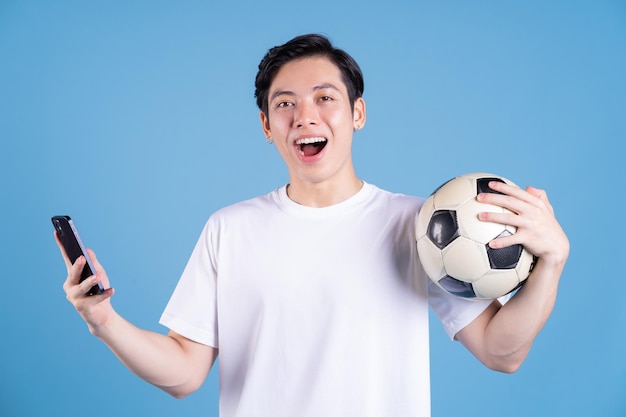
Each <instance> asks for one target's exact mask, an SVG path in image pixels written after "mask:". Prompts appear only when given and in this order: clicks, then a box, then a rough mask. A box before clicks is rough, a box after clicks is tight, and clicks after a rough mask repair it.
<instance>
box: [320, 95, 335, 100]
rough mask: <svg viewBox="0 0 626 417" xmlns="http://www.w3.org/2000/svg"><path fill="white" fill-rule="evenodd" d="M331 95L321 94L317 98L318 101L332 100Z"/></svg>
mask: <svg viewBox="0 0 626 417" xmlns="http://www.w3.org/2000/svg"><path fill="white" fill-rule="evenodd" d="M332 99H333V98H332V97H331V96H321V97H320V98H319V100H320V101H332Z"/></svg>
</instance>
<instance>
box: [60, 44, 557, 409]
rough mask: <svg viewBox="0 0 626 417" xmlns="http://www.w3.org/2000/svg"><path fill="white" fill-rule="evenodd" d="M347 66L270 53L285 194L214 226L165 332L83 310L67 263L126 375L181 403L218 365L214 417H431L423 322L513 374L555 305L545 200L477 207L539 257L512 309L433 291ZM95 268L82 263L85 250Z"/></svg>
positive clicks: (410, 206) (351, 65) (509, 191)
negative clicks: (370, 176) (379, 170)
mask: <svg viewBox="0 0 626 417" xmlns="http://www.w3.org/2000/svg"><path fill="white" fill-rule="evenodd" d="M362 92H363V78H362V75H361V71H360V69H359V67H358V65H357V64H356V62H354V60H353V59H352V58H351V57H350V56H349V55H347V54H346V53H345V52H344V51H342V50H339V49H336V48H334V47H333V46H332V45H331V44H330V43H329V42H328V40H327V39H326V38H324V37H322V36H318V35H305V36H301V37H297V38H295V39H293V40H291V41H289V42H288V43H286V44H285V45H282V46H278V47H275V48H273V49H271V50H270V51H269V52H268V54H267V55H266V56H265V58H264V59H263V60H262V62H261V63H260V65H259V73H258V75H257V78H256V97H257V102H258V105H259V108H260V109H261V113H260V118H261V123H262V127H263V131H264V133H265V135H266V137H267V138H268V139H269V140H271V141H273V143H274V144H275V146H276V148H277V150H278V152H279V153H280V155H281V157H282V158H283V159H284V161H285V163H286V165H287V169H288V171H289V184H288V185H286V186H283V187H281V188H279V189H277V190H275V191H273V192H271V193H269V194H267V195H264V196H261V197H258V198H255V199H252V200H249V201H244V202H242V203H238V204H235V205H233V206H230V207H226V208H224V209H222V210H219V211H218V212H216V213H214V214H213V215H212V216H211V217H210V219H209V220H208V222H207V224H206V226H205V228H204V230H203V231H202V234H201V237H200V239H199V241H198V243H197V245H196V247H195V249H194V251H193V253H192V255H191V258H190V260H189V263H188V265H187V267H186V268H185V271H184V273H183V275H182V277H181V279H180V281H179V283H178V285H177V287H176V290H175V291H174V294H173V295H172V298H171V300H170V302H169V303H168V306H167V308H166V309H165V312H164V313H163V316H162V318H161V323H163V324H164V325H166V326H167V327H169V328H170V332H169V334H168V335H162V334H157V333H153V332H148V331H144V330H141V329H138V328H136V327H134V326H133V325H132V324H130V323H129V322H127V321H126V320H124V319H123V318H122V317H120V316H119V315H118V314H117V313H116V311H115V310H114V309H113V308H112V306H111V304H110V297H111V296H112V295H113V289H109V290H107V291H106V292H105V293H104V294H102V295H96V296H86V295H85V293H86V292H87V290H88V289H89V288H90V287H91V286H93V285H94V284H95V283H96V282H97V281H98V280H100V281H102V282H103V284H104V285H105V287H108V285H109V282H108V278H107V276H106V273H105V271H104V269H103V268H102V267H101V266H100V264H99V263H98V262H97V260H95V256H94V261H95V263H96V269H97V273H96V275H95V276H94V277H92V278H90V279H87V280H85V281H84V282H83V283H81V284H78V281H79V275H80V271H81V270H82V267H83V265H84V262H85V261H84V259H83V258H80V259H79V260H77V261H76V263H75V264H74V265H70V264H69V262H68V261H67V257H66V264H67V267H68V277H67V280H66V282H65V284H64V288H65V291H66V293H67V298H68V300H69V301H70V302H71V303H72V304H73V305H74V306H75V307H76V309H77V310H78V312H79V313H80V314H81V316H82V317H83V319H84V320H85V321H86V322H87V324H88V326H89V329H90V331H91V332H92V333H93V334H94V335H95V336H97V337H98V338H100V339H101V340H102V341H103V342H104V343H106V344H107V345H108V346H109V347H110V348H111V350H112V351H113V352H114V353H115V354H116V355H117V356H118V357H119V358H120V360H121V361H122V362H123V363H124V364H125V365H126V366H128V367H129V368H130V369H131V370H132V371H133V372H135V373H136V374H137V375H139V376H140V377H141V378H143V379H145V380H146V381H148V382H150V383H152V384H154V385H156V386H158V387H160V388H162V389H163V390H165V391H166V392H168V393H170V394H171V395H173V396H175V397H184V396H186V395H188V394H190V393H192V392H193V391H194V390H196V389H197V388H198V387H199V386H200V385H201V384H202V382H203V381H204V379H205V378H206V376H207V374H208V372H209V370H210V369H211V366H212V364H213V362H214V361H215V358H216V356H217V354H218V349H219V354H220V415H222V416H223V417H234V416H246V417H249V416H272V417H278V416H289V417H292V416H315V417H318V416H377V417H378V416H428V415H429V414H430V398H429V396H430V390H429V352H428V317H427V315H428V308H429V305H430V306H431V307H432V308H433V309H434V311H435V312H436V313H437V314H438V316H439V317H440V318H441V320H442V323H443V325H444V327H445V329H446V331H447V332H448V334H449V335H450V336H451V337H453V338H456V339H458V340H460V341H461V342H462V343H463V344H464V345H465V346H466V347H467V348H468V349H469V350H470V351H471V352H472V353H473V354H474V355H475V356H476V357H477V358H478V359H479V360H481V361H482V362H483V363H484V364H485V365H486V366H488V367H490V368H492V369H495V370H499V371H503V372H513V371H515V370H516V369H517V368H518V367H519V366H520V364H521V363H522V361H523V360H524V358H525V357H526V355H527V353H528V351H529V349H530V346H531V344H532V342H533V340H534V338H535V336H536V335H537V334H538V332H539V330H540V329H541V327H542V326H543V324H544V323H545V321H546V320H547V318H548V316H549V314H550V312H551V310H552V307H553V305H554V301H555V297H556V292H557V285H558V281H559V278H560V275H561V271H562V269H563V266H564V264H565V261H566V258H567V256H568V252H569V243H568V240H567V237H566V236H565V234H564V233H563V231H562V230H561V227H560V226H559V224H558V222H557V221H556V219H555V217H554V214H553V210H552V208H551V206H550V204H549V202H548V199H547V196H546V194H545V192H543V191H541V190H538V189H535V188H532V187H528V188H527V189H526V190H522V189H519V188H516V187H512V186H508V185H506V184H502V183H494V184H493V186H492V187H493V188H494V189H495V190H497V191H499V192H501V194H495V193H489V194H486V195H480V196H479V197H478V198H479V200H480V201H483V202H485V203H489V204H496V205H500V206H503V207H507V208H509V209H510V210H511V211H512V212H513V213H514V214H494V213H484V214H481V215H480V218H481V219H482V220H484V221H490V222H499V223H506V224H511V225H514V226H516V227H517V228H518V231H517V233H515V234H514V235H512V236H510V237H504V238H500V239H497V240H494V241H493V242H491V245H492V246H493V247H503V246H508V245H513V244H523V245H524V246H525V247H526V248H527V249H528V250H530V251H531V252H532V253H533V254H534V255H536V256H537V257H538V261H537V263H536V266H535V268H534V270H533V272H532V274H531V276H530V277H529V278H528V280H527V282H526V284H525V285H524V287H523V288H522V289H520V290H519V291H518V292H517V293H516V294H515V296H513V297H512V298H511V299H510V300H509V301H508V302H507V303H506V304H505V305H503V306H502V305H501V304H500V303H499V302H498V301H493V302H474V301H466V300H463V299H461V298H456V297H453V296H451V295H448V294H445V293H443V292H442V291H441V290H439V289H438V288H437V287H436V286H435V285H433V284H430V282H429V280H428V279H427V278H426V276H425V274H424V272H423V271H422V269H421V267H420V266H419V262H418V259H417V254H416V248H415V232H414V229H415V216H416V214H417V212H418V210H419V208H420V206H421V204H422V201H423V200H422V199H419V198H416V197H409V196H405V195H401V194H393V193H390V192H387V191H383V190H381V189H379V188H377V187H375V186H374V185H371V184H367V183H364V182H363V181H361V180H360V179H359V178H358V177H357V175H356V173H355V170H354V167H353V164H352V152H351V147H352V135H353V132H354V131H357V130H359V129H361V128H362V127H363V126H364V124H365V121H366V111H365V102H364V100H363V98H362V97H361V96H362ZM90 253H91V254H92V255H93V252H90Z"/></svg>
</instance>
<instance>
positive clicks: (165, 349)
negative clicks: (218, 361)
mask: <svg viewBox="0 0 626 417" xmlns="http://www.w3.org/2000/svg"><path fill="white" fill-rule="evenodd" d="M90 331H91V332H92V334H94V335H95V336H96V337H98V338H99V339H100V340H102V342H104V343H105V344H106V345H107V346H108V347H109V348H110V349H111V351H112V352H113V353H114V354H115V355H116V356H117V357H118V358H119V360H120V361H121V362H122V363H123V364H124V365H125V366H126V367H127V368H128V369H130V370H131V371H132V372H133V373H135V374H136V375H137V376H139V377H140V378H142V379H144V380H145V381H147V382H149V383H151V384H153V385H155V386H157V387H159V388H161V389H163V390H164V391H166V392H167V393H169V394H171V395H173V396H175V397H183V396H185V395H187V394H189V393H191V392H193V391H195V389H197V387H198V386H199V385H200V384H201V383H202V381H203V380H204V376H203V375H202V374H198V372H197V369H199V368H203V366H202V364H198V366H197V367H194V366H193V364H192V363H191V359H190V355H188V354H187V353H188V352H186V351H185V349H184V348H183V346H181V344H180V343H179V342H178V341H177V340H176V339H175V338H173V337H170V336H168V335H164V334H159V333H155V332H151V331H147V330H143V329H140V328H138V327H136V326H134V325H133V324H131V323H129V322H128V321H126V320H125V319H124V318H122V317H121V316H120V315H118V314H117V313H115V312H113V314H112V315H111V317H110V319H109V320H107V322H106V324H104V325H102V326H100V327H98V328H92V327H90ZM210 365H211V364H209V365H208V366H209V368H210Z"/></svg>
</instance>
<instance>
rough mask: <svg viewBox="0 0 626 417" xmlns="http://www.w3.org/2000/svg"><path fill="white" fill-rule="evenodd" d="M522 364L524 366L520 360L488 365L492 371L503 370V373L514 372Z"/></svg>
mask: <svg viewBox="0 0 626 417" xmlns="http://www.w3.org/2000/svg"><path fill="white" fill-rule="evenodd" d="M521 366H522V362H521V361H519V362H513V361H510V362H509V361H507V362H503V363H498V364H491V365H487V367H488V368H489V369H491V370H492V371H496V372H501V373H503V374H514V373H515V372H517V371H518V370H519V368H520V367H521Z"/></svg>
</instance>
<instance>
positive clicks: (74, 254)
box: [52, 216, 104, 295]
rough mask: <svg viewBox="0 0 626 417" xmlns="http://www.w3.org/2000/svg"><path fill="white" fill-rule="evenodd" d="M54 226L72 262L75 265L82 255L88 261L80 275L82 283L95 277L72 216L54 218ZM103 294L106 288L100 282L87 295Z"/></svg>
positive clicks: (93, 268) (94, 270)
mask: <svg viewBox="0 0 626 417" xmlns="http://www.w3.org/2000/svg"><path fill="white" fill-rule="evenodd" d="M52 225H53V226H54V229H55V230H56V231H57V234H58V235H59V240H60V241H61V244H62V245H63V248H64V249H65V253H66V254H67V256H68V258H69V259H70V262H71V263H72V264H73V263H74V262H76V259H78V257H79V256H81V255H83V256H84V257H85V260H86V261H87V262H86V263H85V267H84V268H83V271H82V273H81V274H80V282H83V281H84V280H85V279H87V278H89V277H90V276H92V275H94V274H95V273H96V268H95V267H94V266H93V262H92V261H91V258H90V257H89V255H88V254H87V251H86V250H85V246H83V242H82V240H80V236H79V235H78V231H77V230H76V226H75V225H74V222H73V221H72V219H71V218H70V216H53V217H52ZM103 292H104V286H103V285H102V283H101V282H98V283H97V284H96V285H94V286H93V287H91V289H90V290H89V291H88V292H87V294H89V295H95V294H102V293H103Z"/></svg>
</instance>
